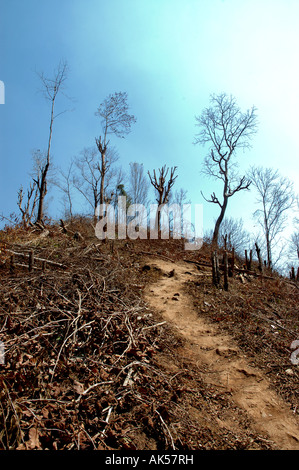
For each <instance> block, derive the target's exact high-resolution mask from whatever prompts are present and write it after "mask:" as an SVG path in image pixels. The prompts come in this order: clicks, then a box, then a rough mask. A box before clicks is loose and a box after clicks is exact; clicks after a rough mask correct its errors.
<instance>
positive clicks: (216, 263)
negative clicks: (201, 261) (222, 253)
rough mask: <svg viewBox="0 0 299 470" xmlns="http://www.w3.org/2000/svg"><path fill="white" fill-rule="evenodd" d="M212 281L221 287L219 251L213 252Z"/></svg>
mask: <svg viewBox="0 0 299 470" xmlns="http://www.w3.org/2000/svg"><path fill="white" fill-rule="evenodd" d="M211 258H212V282H213V285H214V286H215V287H219V283H220V271H219V261H218V255H217V251H213V253H212V257H211Z"/></svg>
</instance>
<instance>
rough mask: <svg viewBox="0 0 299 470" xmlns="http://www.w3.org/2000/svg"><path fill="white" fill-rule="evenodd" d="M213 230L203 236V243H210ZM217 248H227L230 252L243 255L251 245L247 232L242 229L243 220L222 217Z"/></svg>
mask: <svg viewBox="0 0 299 470" xmlns="http://www.w3.org/2000/svg"><path fill="white" fill-rule="evenodd" d="M212 239H213V230H211V231H210V232H208V233H206V234H205V241H206V242H212ZM218 244H219V246H221V247H225V246H226V248H227V250H229V251H231V250H232V249H233V248H234V250H235V253H238V254H239V255H241V254H242V255H244V251H245V250H246V249H247V248H248V247H251V245H253V241H251V237H250V234H249V232H247V231H246V230H245V229H244V222H243V219H242V218H240V219H235V218H233V217H224V219H223V221H222V224H221V226H220V229H219V242H218Z"/></svg>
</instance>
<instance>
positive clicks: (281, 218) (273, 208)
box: [249, 167, 295, 268]
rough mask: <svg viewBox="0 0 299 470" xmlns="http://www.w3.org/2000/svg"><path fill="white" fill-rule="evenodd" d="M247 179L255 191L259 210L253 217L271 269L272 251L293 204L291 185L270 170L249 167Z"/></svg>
mask: <svg viewBox="0 0 299 470" xmlns="http://www.w3.org/2000/svg"><path fill="white" fill-rule="evenodd" d="M249 177H250V179H251V181H252V184H253V185H254V186H255V188H256V191H257V203H258V204H260V205H261V208H259V209H257V210H256V211H255V212H254V216H255V217H256V219H257V220H258V222H259V224H260V226H261V227H262V230H263V233H264V237H265V242H266V250H267V267H268V268H272V267H273V259H272V249H273V245H274V242H276V240H277V236H278V235H279V234H280V233H282V232H283V230H284V229H285V227H286V223H287V219H288V216H287V212H288V210H289V209H291V208H292V207H293V205H294V202H295V195H294V191H293V183H291V182H290V180H289V179H288V178H284V177H282V176H280V174H279V172H278V171H277V170H276V171H275V170H273V169H272V168H263V167H251V169H250V172H249Z"/></svg>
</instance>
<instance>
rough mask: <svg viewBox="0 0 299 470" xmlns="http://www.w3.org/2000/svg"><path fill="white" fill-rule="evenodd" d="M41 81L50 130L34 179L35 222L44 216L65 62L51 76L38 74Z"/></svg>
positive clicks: (65, 75) (40, 220) (39, 221)
mask: <svg viewBox="0 0 299 470" xmlns="http://www.w3.org/2000/svg"><path fill="white" fill-rule="evenodd" d="M39 77H40V79H41V82H42V84H43V93H44V96H45V98H46V99H47V100H49V101H50V103H51V113H50V130H49V139H48V148H47V156H46V161H45V164H44V165H43V167H42V168H41V174H40V178H39V179H38V180H36V181H35V183H36V184H37V187H38V194H39V196H38V210H37V219H36V222H38V223H40V224H41V223H42V222H43V217H44V199H45V196H46V194H47V177H48V171H49V167H50V151H51V142H52V133H53V123H54V120H55V119H56V118H57V117H58V116H59V115H60V114H62V113H59V114H57V115H55V114H54V109H55V102H56V98H57V95H58V93H59V91H60V90H61V89H62V88H63V85H64V82H65V80H66V78H67V63H66V62H60V64H59V66H58V68H57V70H56V71H55V74H54V77H53V78H46V77H45V76H44V74H40V75H39Z"/></svg>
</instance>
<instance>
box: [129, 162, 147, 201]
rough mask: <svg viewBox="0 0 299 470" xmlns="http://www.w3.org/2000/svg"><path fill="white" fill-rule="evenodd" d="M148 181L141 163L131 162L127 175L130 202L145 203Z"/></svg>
mask: <svg viewBox="0 0 299 470" xmlns="http://www.w3.org/2000/svg"><path fill="white" fill-rule="evenodd" d="M148 190H149V182H148V180H147V178H146V176H145V174H144V168H143V164H142V163H137V162H131V163H130V172H129V176H128V195H129V196H130V200H131V203H132V204H143V205H144V206H146V205H147V202H148Z"/></svg>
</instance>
